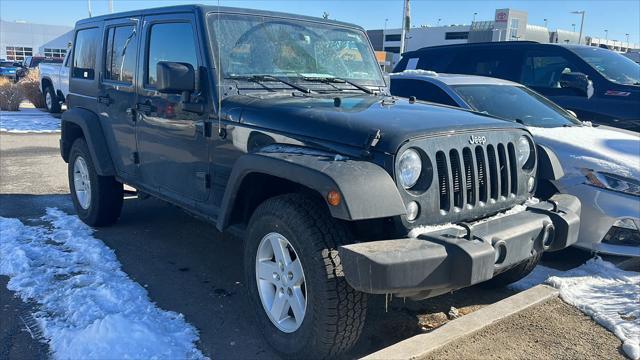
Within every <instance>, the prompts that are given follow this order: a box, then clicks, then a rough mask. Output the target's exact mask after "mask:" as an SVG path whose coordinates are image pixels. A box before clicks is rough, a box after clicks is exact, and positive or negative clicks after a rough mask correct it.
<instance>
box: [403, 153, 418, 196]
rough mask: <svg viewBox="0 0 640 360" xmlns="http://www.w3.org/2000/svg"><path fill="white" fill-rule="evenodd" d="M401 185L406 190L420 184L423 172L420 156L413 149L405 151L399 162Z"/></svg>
mask: <svg viewBox="0 0 640 360" xmlns="http://www.w3.org/2000/svg"><path fill="white" fill-rule="evenodd" d="M398 170H399V178H400V185H402V187H404V188H405V189H409V188H411V187H412V186H413V185H415V184H416V183H417V182H418V179H419V178H420V172H422V160H421V159H420V154H418V152H417V151H415V150H413V149H407V150H405V151H404V152H403V153H402V155H400V160H398Z"/></svg>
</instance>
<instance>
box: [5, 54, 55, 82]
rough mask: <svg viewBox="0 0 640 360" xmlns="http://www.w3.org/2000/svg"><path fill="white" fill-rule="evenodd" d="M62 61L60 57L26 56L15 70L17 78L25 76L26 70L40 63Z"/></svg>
mask: <svg viewBox="0 0 640 360" xmlns="http://www.w3.org/2000/svg"><path fill="white" fill-rule="evenodd" d="M62 61H63V59H62V58H51V57H44V56H27V57H25V58H24V60H23V61H22V64H21V66H20V69H18V70H17V71H16V75H17V77H18V80H19V79H20V78H23V77H25V76H26V75H27V72H28V71H29V70H30V69H35V68H37V67H38V65H40V64H59V63H62Z"/></svg>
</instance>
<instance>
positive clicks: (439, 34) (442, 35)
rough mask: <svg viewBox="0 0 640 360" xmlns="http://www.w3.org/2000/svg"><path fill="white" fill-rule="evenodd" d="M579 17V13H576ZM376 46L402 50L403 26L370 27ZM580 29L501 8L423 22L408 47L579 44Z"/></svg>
mask: <svg viewBox="0 0 640 360" xmlns="http://www.w3.org/2000/svg"><path fill="white" fill-rule="evenodd" d="M576 19H577V20H579V17H577V16H576ZM367 33H368V35H369V38H370V39H371V43H372V44H373V47H374V48H375V49H376V50H378V51H387V52H391V53H396V54H397V53H399V52H400V40H401V36H402V35H401V34H402V29H387V30H383V29H377V30H368V31H367ZM579 36H580V34H579V33H578V32H577V31H573V30H572V31H569V30H562V29H556V30H551V29H549V28H548V27H546V26H539V25H533V24H529V22H528V14H527V12H525V11H519V10H514V9H497V10H496V11H495V17H494V19H493V20H488V21H473V22H472V23H471V25H449V26H421V27H414V28H411V30H410V31H409V32H408V33H407V37H406V43H405V50H406V51H412V50H417V49H420V48H423V47H427V46H438V45H451V44H463V43H475V42H491V41H522V40H528V41H536V42H540V43H559V44H565V43H568V44H577V43H578V38H579ZM581 43H582V44H586V45H591V46H599V47H606V48H609V49H611V50H615V51H620V52H627V51H632V50H637V49H640V45H639V44H633V43H631V44H630V43H628V42H626V41H618V40H605V39H598V38H594V37H590V36H585V35H584V34H583V36H582V41H581Z"/></svg>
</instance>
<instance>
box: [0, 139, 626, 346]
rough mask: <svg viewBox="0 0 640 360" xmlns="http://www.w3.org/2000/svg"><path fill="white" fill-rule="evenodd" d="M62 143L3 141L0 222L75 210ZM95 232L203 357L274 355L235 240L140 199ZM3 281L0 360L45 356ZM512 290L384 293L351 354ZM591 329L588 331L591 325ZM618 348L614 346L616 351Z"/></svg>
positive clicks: (0, 144)
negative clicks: (423, 295) (414, 297)
mask: <svg viewBox="0 0 640 360" xmlns="http://www.w3.org/2000/svg"><path fill="white" fill-rule="evenodd" d="M58 138H59V135H58V134H48V135H45V134H28V135H27V134H21V135H14V134H6V133H3V134H2V135H1V136H0V148H1V150H2V154H1V156H0V167H1V168H2V172H1V174H0V194H1V195H0V216H3V217H12V218H19V219H20V220H22V221H25V222H27V221H32V219H37V218H39V217H40V216H42V215H44V212H45V209H46V208H47V207H57V208H59V209H60V210H63V211H65V212H67V213H73V212H74V211H73V207H72V204H71V201H70V198H69V196H68V186H67V175H66V164H65V163H64V162H63V161H62V159H61V158H60V156H59V154H58ZM94 236H95V237H96V238H98V239H100V240H102V241H103V242H104V243H105V244H106V245H107V246H109V247H110V248H112V249H114V250H115V252H116V255H117V257H118V260H119V261H120V263H121V264H122V267H123V270H124V271H125V272H126V273H127V274H128V275H129V276H130V277H131V279H133V280H134V281H136V282H138V283H139V284H141V285H143V286H144V287H145V288H146V289H147V291H148V293H149V298H150V299H151V300H152V301H153V302H155V303H156V304H157V305H158V306H159V307H160V308H162V309H167V310H172V311H176V312H179V313H182V314H184V316H185V318H186V320H187V321H188V322H189V323H191V324H192V325H194V326H195V327H196V328H197V329H198V330H199V331H200V342H199V343H198V344H197V345H198V348H199V349H200V350H201V351H202V352H203V353H204V354H205V355H206V356H208V357H210V358H216V359H230V358H234V359H238V358H242V359H245V358H251V359H266V358H274V357H276V355H275V354H274V353H273V352H272V351H271V349H270V348H269V347H268V346H267V345H266V344H265V343H264V342H263V341H262V338H261V336H260V334H259V329H258V328H257V327H256V326H255V321H254V319H253V312H254V310H253V308H251V307H250V305H249V302H248V300H247V298H246V296H245V286H246V284H244V283H243V274H242V266H241V264H242V246H241V241H240V240H239V239H238V238H236V237H234V236H233V235H231V234H226V233H219V232H218V231H217V230H216V229H215V228H214V226H213V225H211V224H207V223H205V222H202V221H200V220H197V219H194V218H193V217H191V216H189V215H187V214H186V213H184V212H183V211H181V210H180V209H178V208H176V207H174V206H172V205H169V204H166V203H164V202H161V201H157V200H152V199H149V200H138V199H137V198H128V199H127V200H125V205H124V208H123V212H122V217H121V219H120V221H119V222H118V223H117V225H116V226H113V227H110V228H103V229H99V230H97V232H96V233H95V234H94ZM575 261H576V262H579V261H580V259H576V260H575ZM6 281H7V278H6V277H0V300H1V301H0V303H1V304H2V309H0V324H1V325H0V344H1V345H0V358H12V359H17V358H42V357H45V356H46V355H45V354H46V353H47V348H46V345H45V344H42V343H39V342H38V341H37V337H38V336H37V333H36V334H31V333H30V332H29V331H28V329H30V327H29V326H28V314H29V310H30V308H29V305H28V304H23V303H22V302H21V301H20V300H19V299H16V298H15V297H14V295H13V293H11V292H10V291H9V290H7V289H6ZM511 294H512V291H510V290H507V289H504V290H497V291H496V290H494V291H487V290H483V289H479V288H470V289H466V290H463V291H459V292H456V293H454V294H450V295H444V296H440V297H437V298H434V299H430V300H426V301H421V302H411V301H406V302H403V301H402V299H394V300H393V301H392V302H391V303H390V304H385V301H384V297H373V298H371V300H370V303H369V304H370V305H369V317H368V323H367V324H366V326H365V332H364V334H363V336H362V337H361V340H360V342H359V343H358V345H357V346H356V347H355V348H354V349H353V350H352V352H351V353H349V354H347V357H348V358H354V357H360V356H363V355H366V354H369V353H371V352H374V351H376V350H379V349H381V348H383V347H385V346H388V345H391V344H393V343H395V342H397V341H399V340H402V339H404V338H407V337H410V336H412V335H415V334H418V333H420V332H423V331H428V330H430V329H432V328H435V327H437V326H439V325H441V324H442V323H443V322H446V321H447V320H448V319H447V316H446V315H445V314H446V313H447V312H448V310H449V309H450V307H451V306H454V307H456V308H458V309H460V312H461V313H462V314H465V313H467V312H470V311H473V310H474V309H477V308H479V307H482V306H484V305H487V304H491V303H494V302H496V301H499V300H501V299H503V298H505V297H508V296H509V295H511ZM387 305H388V306H387ZM589 324H590V325H585V326H596V325H595V324H594V323H589ZM32 335H33V336H32ZM34 338H35V339H34ZM613 339H614V340H612V341H613V342H616V339H615V338H613ZM617 346H618V344H617V343H614V344H612V349H615V348H617ZM614 351H615V350H614Z"/></svg>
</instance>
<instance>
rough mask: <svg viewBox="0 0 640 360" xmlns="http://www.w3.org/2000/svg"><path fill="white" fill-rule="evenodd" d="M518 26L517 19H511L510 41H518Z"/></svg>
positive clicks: (518, 21)
mask: <svg viewBox="0 0 640 360" xmlns="http://www.w3.org/2000/svg"><path fill="white" fill-rule="evenodd" d="M519 26H520V20H519V19H511V26H510V27H509V31H510V33H511V38H512V39H515V40H517V39H519V38H520V36H518V27H519Z"/></svg>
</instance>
